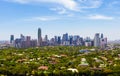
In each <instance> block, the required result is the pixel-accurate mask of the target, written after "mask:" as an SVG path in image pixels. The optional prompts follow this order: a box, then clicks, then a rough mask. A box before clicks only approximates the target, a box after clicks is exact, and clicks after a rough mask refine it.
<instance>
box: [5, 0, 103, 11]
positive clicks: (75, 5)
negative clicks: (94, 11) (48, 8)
mask: <svg viewBox="0 0 120 76" xmlns="http://www.w3.org/2000/svg"><path fill="white" fill-rule="evenodd" d="M5 1H9V2H17V3H22V4H26V3H55V4H57V6H59V5H60V7H64V8H65V9H67V10H71V11H80V10H81V9H86V8H98V7H100V6H101V4H102V0H5Z"/></svg>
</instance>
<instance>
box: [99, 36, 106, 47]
mask: <svg viewBox="0 0 120 76" xmlns="http://www.w3.org/2000/svg"><path fill="white" fill-rule="evenodd" d="M100 47H101V49H105V48H106V47H107V38H101V39H100Z"/></svg>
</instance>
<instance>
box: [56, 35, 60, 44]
mask: <svg viewBox="0 0 120 76" xmlns="http://www.w3.org/2000/svg"><path fill="white" fill-rule="evenodd" d="M57 43H58V44H59V45H60V44H61V36H58V42H57Z"/></svg>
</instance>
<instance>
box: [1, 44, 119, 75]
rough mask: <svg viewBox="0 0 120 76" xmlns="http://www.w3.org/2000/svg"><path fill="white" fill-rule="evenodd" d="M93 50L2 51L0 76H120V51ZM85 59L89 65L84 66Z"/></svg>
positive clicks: (46, 48) (56, 47)
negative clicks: (82, 51)
mask: <svg viewBox="0 0 120 76" xmlns="http://www.w3.org/2000/svg"><path fill="white" fill-rule="evenodd" d="M93 48H94V47H73V46H54V47H52V46H51V47H39V48H28V49H16V48H9V49H1V50H0V75H3V76H4V75H8V76H30V75H33V76H120V74H119V73H120V49H115V50H109V51H102V50H95V51H91V49H93ZM81 49H89V50H90V52H87V53H81V52H80V51H79V50H81ZM82 59H84V61H86V63H85V64H82V65H81V63H82V61H81V60H82ZM41 67H42V68H41ZM69 68H72V69H75V70H76V71H72V70H68V69H69Z"/></svg>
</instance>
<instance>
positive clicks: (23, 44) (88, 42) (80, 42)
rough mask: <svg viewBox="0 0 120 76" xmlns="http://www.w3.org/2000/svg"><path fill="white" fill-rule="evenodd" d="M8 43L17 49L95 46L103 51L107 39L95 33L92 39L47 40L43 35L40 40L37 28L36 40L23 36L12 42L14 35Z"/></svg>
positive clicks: (64, 36) (64, 35)
mask: <svg viewBox="0 0 120 76" xmlns="http://www.w3.org/2000/svg"><path fill="white" fill-rule="evenodd" d="M10 43H11V44H12V45H13V46H15V47H17V48H28V47H36V46H95V47H98V48H102V49H105V48H106V46H107V38H104V37H103V34H99V33H96V34H95V37H94V39H90V37H86V38H83V37H80V36H79V35H74V36H72V35H68V33H66V34H63V36H54V38H51V39H48V36H47V35H45V37H44V38H42V32H41V28H38V39H31V36H23V35H22V34H21V36H20V38H17V39H15V40H14V35H11V37H10Z"/></svg>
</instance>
